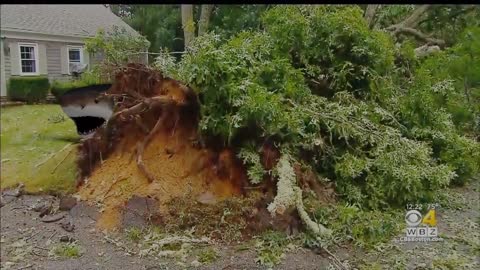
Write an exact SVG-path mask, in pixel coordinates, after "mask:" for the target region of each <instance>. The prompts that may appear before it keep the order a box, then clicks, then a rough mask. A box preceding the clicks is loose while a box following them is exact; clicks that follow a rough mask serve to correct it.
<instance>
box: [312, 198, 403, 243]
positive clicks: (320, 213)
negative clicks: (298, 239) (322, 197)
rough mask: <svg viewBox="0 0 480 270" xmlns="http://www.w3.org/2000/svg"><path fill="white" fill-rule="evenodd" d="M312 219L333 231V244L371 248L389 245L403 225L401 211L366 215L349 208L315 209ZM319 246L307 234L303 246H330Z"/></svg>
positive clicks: (372, 212)
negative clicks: (348, 242)
mask: <svg viewBox="0 0 480 270" xmlns="http://www.w3.org/2000/svg"><path fill="white" fill-rule="evenodd" d="M314 209H315V210H314V212H313V218H314V219H316V220H317V221H318V222H320V223H322V224H325V225H326V226H327V227H328V228H331V229H332V230H333V237H332V239H331V241H332V242H336V243H341V242H345V241H352V242H353V243H354V244H355V245H356V246H360V247H365V248H372V247H374V246H375V245H378V244H379V243H382V242H387V241H390V239H391V238H392V237H393V236H394V235H396V234H397V233H398V232H399V231H400V229H401V228H402V225H403V212H401V211H392V210H388V211H365V210H361V208H359V207H357V206H353V205H349V204H345V205H344V204H340V205H330V206H322V207H315V208H314ZM332 242H331V243H322V242H319V240H318V239H317V238H316V237H315V236H314V235H311V234H309V233H307V234H306V235H305V236H304V239H303V243H304V245H305V246H307V247H310V248H312V247H317V248H318V247H323V246H328V245H331V244H333V243H332Z"/></svg>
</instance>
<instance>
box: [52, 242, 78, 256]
mask: <svg viewBox="0 0 480 270" xmlns="http://www.w3.org/2000/svg"><path fill="white" fill-rule="evenodd" d="M51 253H53V254H54V255H56V256H59V257H63V258H78V257H80V256H81V255H82V252H81V250H80V247H79V246H78V244H77V243H67V244H60V245H57V246H55V247H53V248H52V250H51Z"/></svg>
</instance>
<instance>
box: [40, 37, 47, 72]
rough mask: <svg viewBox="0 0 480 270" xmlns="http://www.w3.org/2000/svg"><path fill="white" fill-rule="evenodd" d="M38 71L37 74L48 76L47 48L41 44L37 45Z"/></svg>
mask: <svg viewBox="0 0 480 270" xmlns="http://www.w3.org/2000/svg"><path fill="white" fill-rule="evenodd" d="M38 69H39V74H48V67H47V46H45V44H43V43H39V44H38Z"/></svg>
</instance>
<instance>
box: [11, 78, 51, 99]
mask: <svg viewBox="0 0 480 270" xmlns="http://www.w3.org/2000/svg"><path fill="white" fill-rule="evenodd" d="M49 88H50V82H49V81H48V78H47V77H43V76H36V77H12V78H10V80H9V82H8V91H7V93H8V97H9V99H11V100H15V101H26V102H28V103H34V102H39V101H43V100H45V99H46V97H47V94H48V89H49Z"/></svg>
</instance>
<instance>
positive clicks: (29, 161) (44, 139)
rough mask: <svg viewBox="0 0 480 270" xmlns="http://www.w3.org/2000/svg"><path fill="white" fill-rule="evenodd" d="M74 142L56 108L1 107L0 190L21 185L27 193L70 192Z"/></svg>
mask: <svg viewBox="0 0 480 270" xmlns="http://www.w3.org/2000/svg"><path fill="white" fill-rule="evenodd" d="M78 141H79V138H78V136H77V134H76V131H75V124H74V123H73V121H72V120H71V119H70V118H68V117H67V116H66V115H65V114H64V113H63V112H62V109H61V108H60V106H59V105H55V104H53V105H23V106H15V107H7V108H2V109H1V174H0V186H1V188H2V189H3V188H6V187H10V186H14V185H16V184H17V183H20V182H22V183H24V184H25V188H26V190H27V191H28V192H42V191H43V192H58V193H67V192H72V191H73V190H74V182H75V178H76V173H77V170H76V165H75V159H76V155H77V153H76V151H77V149H76V144H77V143H78Z"/></svg>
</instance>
